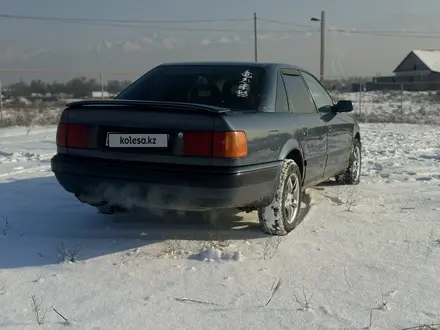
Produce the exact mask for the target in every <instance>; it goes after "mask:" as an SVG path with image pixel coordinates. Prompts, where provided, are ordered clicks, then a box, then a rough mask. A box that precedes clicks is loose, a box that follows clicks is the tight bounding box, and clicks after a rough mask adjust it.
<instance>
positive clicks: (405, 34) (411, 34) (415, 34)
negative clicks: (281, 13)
mask: <svg viewBox="0 0 440 330" xmlns="http://www.w3.org/2000/svg"><path fill="white" fill-rule="evenodd" d="M259 20H260V21H263V22H270V23H276V24H280V25H288V26H296V27H305V28H311V27H312V26H310V25H301V24H294V23H290V22H285V21H278V20H270V19H264V18H259ZM329 31H330V32H341V33H348V34H362V35H370V36H379V37H382V36H384V37H401V38H422V39H439V38H440V31H398V30H394V31H393V30H391V31H389V30H377V31H374V30H348V29H329ZM427 34H437V35H436V36H433V35H427Z"/></svg>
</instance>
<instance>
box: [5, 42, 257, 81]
mask: <svg viewBox="0 0 440 330" xmlns="http://www.w3.org/2000/svg"><path fill="white" fill-rule="evenodd" d="M248 39H249V40H245V41H243V38H241V37H239V36H232V37H225V36H215V37H211V38H199V39H197V38H185V37H175V36H164V35H160V34H153V35H151V36H148V37H140V38H134V39H130V40H102V41H99V42H97V43H95V44H92V45H88V46H86V47H82V48H73V47H69V46H66V47H65V48H62V47H54V48H47V49H43V48H41V49H35V50H30V51H27V52H26V51H23V50H20V49H17V48H4V49H3V50H1V49H0V71H1V69H46V70H51V71H52V72H50V73H39V74H37V73H29V72H22V73H15V74H8V76H11V79H13V81H17V80H18V79H19V78H20V77H24V78H25V79H44V80H46V79H48V80H53V79H63V77H66V78H71V77H72V76H80V75H85V76H88V77H95V78H99V72H100V71H103V72H134V73H135V74H134V75H132V76H127V77H125V76H119V77H113V76H111V75H110V76H109V75H108V78H107V79H116V78H117V79H125V78H126V79H134V78H136V77H137V76H139V75H140V74H142V73H144V72H145V71H147V70H149V69H150V68H152V67H153V66H155V65H158V64H160V63H163V62H175V61H202V60H252V56H253V55H252V54H253V49H252V47H250V44H249V41H251V42H252V39H251V38H250V37H249V38H248ZM231 44H233V45H231ZM56 70H58V71H65V72H61V73H57V72H54V71H56ZM67 71H72V72H67ZM28 77H29V78H28ZM35 77H37V78H35ZM0 78H1V79H2V80H5V78H4V75H3V74H1V76H0ZM6 80H9V78H7V79H6Z"/></svg>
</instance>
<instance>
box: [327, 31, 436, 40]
mask: <svg viewBox="0 0 440 330" xmlns="http://www.w3.org/2000/svg"><path fill="white" fill-rule="evenodd" d="M329 31H330V32H339V33H347V34H357V35H364V36H375V37H395V38H405V39H411V38H412V39H415V38H416V39H440V32H437V33H439V35H437V36H435V35H417V34H415V33H417V32H416V31H413V32H412V33H414V34H411V33H409V34H403V33H392V32H380V31H379V32H373V31H353V30H343V29H330V30H329Z"/></svg>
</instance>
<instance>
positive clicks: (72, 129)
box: [56, 123, 89, 149]
mask: <svg viewBox="0 0 440 330" xmlns="http://www.w3.org/2000/svg"><path fill="white" fill-rule="evenodd" d="M56 141H57V146H59V147H68V148H84V149H85V148H88V145H89V127H88V126H87V125H82V124H68V123H59V124H58V129H57V140H56Z"/></svg>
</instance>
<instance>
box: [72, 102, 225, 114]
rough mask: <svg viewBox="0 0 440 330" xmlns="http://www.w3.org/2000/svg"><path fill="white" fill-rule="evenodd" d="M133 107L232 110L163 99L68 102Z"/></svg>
mask: <svg viewBox="0 0 440 330" xmlns="http://www.w3.org/2000/svg"><path fill="white" fill-rule="evenodd" d="M105 106H107V107H114V106H122V107H133V108H141V109H142V110H154V109H155V108H159V107H160V108H162V109H167V110H174V111H199V112H211V113H218V114H220V113H227V112H229V111H231V110H230V109H228V108H221V107H216V106H213V105H206V104H196V103H181V102H162V101H137V100H119V99H112V100H86V101H77V102H71V103H68V104H67V108H69V109H75V108H83V107H105Z"/></svg>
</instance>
